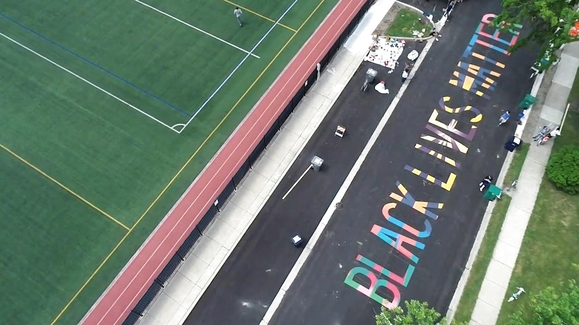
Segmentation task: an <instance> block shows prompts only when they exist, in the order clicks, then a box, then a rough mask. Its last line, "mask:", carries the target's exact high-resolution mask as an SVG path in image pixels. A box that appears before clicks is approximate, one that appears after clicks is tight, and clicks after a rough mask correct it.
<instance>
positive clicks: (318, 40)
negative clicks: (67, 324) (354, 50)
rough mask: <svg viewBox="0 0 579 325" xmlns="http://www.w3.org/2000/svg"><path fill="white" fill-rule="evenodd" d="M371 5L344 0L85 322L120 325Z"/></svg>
mask: <svg viewBox="0 0 579 325" xmlns="http://www.w3.org/2000/svg"><path fill="white" fill-rule="evenodd" d="M366 1H367V0H341V1H340V2H339V3H338V4H337V5H336V6H335V7H334V9H333V11H332V12H331V13H330V14H329V15H328V17H327V18H326V19H325V20H324V22H323V23H322V24H321V25H320V26H319V27H318V29H317V30H316V31H315V33H314V34H313V35H312V36H311V37H310V39H309V40H308V41H307V42H306V44H305V45H304V46H303V47H302V49H301V50H300V51H299V52H298V54H297V55H296V56H295V57H294V59H293V60H292V61H291V62H290V63H289V65H288V66H287V67H286V69H285V70H284V71H283V72H282V73H281V75H280V76H279V77H278V79H277V80H276V81H275V83H274V84H273V85H272V86H271V88H270V89H269V90H268V91H267V93H265V94H264V96H263V97H262V98H261V100H260V101H259V102H258V103H257V105H256V106H255V107H254V108H253V110H252V111H251V112H250V113H249V114H248V116H247V117H246V119H245V120H244V121H243V122H242V124H240V125H239V127H238V128H237V130H236V131H235V132H234V133H233V134H232V135H231V137H229V139H228V140H227V142H226V143H225V144H224V145H223V146H222V147H221V149H220V151H219V152H218V153H217V154H216V155H215V156H214V157H213V160H212V161H211V162H210V163H209V164H208V165H207V167H206V168H205V170H204V171H203V172H202V173H201V174H200V175H199V176H198V177H197V178H196V179H195V181H194V182H193V184H192V185H191V186H190V187H189V188H188V189H187V191H186V192H185V193H184V195H183V196H182V197H181V199H180V200H179V201H178V202H177V203H176V205H175V206H174V207H173V209H172V210H171V211H170V212H169V214H168V215H167V216H166V217H165V219H164V220H163V221H162V223H161V224H160V225H159V226H158V227H157V229H156V230H155V231H154V233H153V234H151V236H149V238H148V239H147V241H146V242H145V243H144V244H143V245H142V246H141V248H140V249H139V251H137V253H136V254H135V255H134V256H133V258H132V259H131V260H130V261H129V263H128V264H127V265H126V266H125V268H124V269H123V270H122V271H121V273H120V274H119V275H118V276H117V278H116V279H115V280H114V281H113V283H111V285H110V286H109V287H108V289H107V290H106V291H105V292H104V293H103V294H102V295H101V297H100V298H99V300H98V301H97V302H96V303H95V304H94V305H93V307H92V308H91V310H89V311H88V313H87V314H86V315H85V317H84V319H83V320H82V322H81V323H82V324H84V325H93V324H94V325H96V324H102V325H117V324H121V323H122V322H123V321H124V320H125V319H126V318H127V316H128V315H129V313H130V312H131V310H132V309H133V308H134V307H135V305H136V304H137V302H139V300H140V299H141V297H142V296H143V295H144V294H145V292H146V291H147V290H148V289H149V287H150V286H151V284H152V283H153V281H154V279H156V278H157V276H158V275H159V273H160V272H161V271H162V270H163V268H164V267H165V265H167V263H168V262H169V260H170V259H171V257H173V255H174V254H175V252H176V251H177V249H178V248H179V247H180V246H181V245H182V244H183V242H184V241H185V239H186V238H187V236H188V235H189V234H190V233H191V231H193V228H194V227H195V226H196V225H197V224H198V223H199V221H200V220H201V219H202V218H203V216H204V215H205V213H206V212H207V211H208V210H209V208H210V206H211V204H213V202H215V200H216V199H217V197H218V196H219V194H221V192H222V191H223V190H224V188H225V186H226V185H227V184H228V183H229V181H231V179H232V178H233V176H234V175H235V174H236V173H237V171H238V170H239V168H241V165H242V164H243V162H245V161H246V160H247V158H248V157H249V155H250V154H251V152H252V151H253V150H254V148H255V147H256V146H257V144H258V143H259V141H261V139H263V137H264V136H265V134H266V132H267V131H268V130H269V129H270V128H271V126H272V125H273V123H274V122H275V120H276V119H277V118H278V117H279V115H280V114H281V112H282V110H283V109H284V108H285V107H286V106H287V105H288V103H289V102H290V100H291V99H292V98H293V97H294V95H295V94H296V93H297V91H298V90H299V89H300V88H301V87H302V85H303V84H304V82H305V81H306V79H307V77H308V76H309V75H310V74H311V73H312V72H313V71H315V69H316V65H317V63H318V62H320V61H321V60H322V58H323V57H324V56H325V55H326V53H328V51H329V49H330V48H331V46H332V45H333V44H334V43H335V42H336V41H337V39H338V37H339V36H340V35H341V34H342V32H343V31H344V30H345V29H346V27H347V26H348V24H349V23H350V22H351V21H352V19H353V18H354V16H355V15H356V14H357V13H358V12H359V10H360V8H361V7H362V5H363V4H364V3H366Z"/></svg>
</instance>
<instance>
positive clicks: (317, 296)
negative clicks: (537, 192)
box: [185, 0, 534, 325]
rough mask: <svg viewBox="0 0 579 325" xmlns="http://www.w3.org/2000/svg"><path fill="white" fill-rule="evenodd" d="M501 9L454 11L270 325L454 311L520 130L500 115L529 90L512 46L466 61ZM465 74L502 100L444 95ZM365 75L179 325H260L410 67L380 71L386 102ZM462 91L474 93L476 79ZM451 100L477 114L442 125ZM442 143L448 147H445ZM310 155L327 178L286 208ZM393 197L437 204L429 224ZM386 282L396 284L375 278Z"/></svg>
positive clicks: (299, 192)
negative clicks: (409, 304)
mask: <svg viewBox="0 0 579 325" xmlns="http://www.w3.org/2000/svg"><path fill="white" fill-rule="evenodd" d="M499 6H500V2H499V1H498V0H493V1H491V2H478V1H468V2H465V3H463V4H461V5H460V7H457V8H456V9H455V11H454V13H453V15H454V17H453V19H452V21H451V22H450V23H449V24H448V25H447V26H446V27H445V28H444V30H443V33H442V34H443V36H442V38H441V39H440V41H439V42H436V43H435V44H434V45H433V47H432V48H431V50H430V52H429V54H428V56H427V58H426V60H425V61H424V62H423V63H422V65H421V66H420V68H419V70H418V72H417V73H416V75H415V76H414V78H413V79H412V80H411V81H410V83H409V85H408V89H406V92H405V94H404V96H403V97H402V98H401V100H400V102H399V103H398V105H397V107H396V109H395V111H394V112H393V114H392V116H391V117H390V119H389V121H388V123H387V124H386V128H385V129H384V131H383V132H382V133H381V134H380V136H379V137H378V140H377V142H376V144H375V146H374V147H373V148H372V150H371V151H370V153H369V155H368V157H367V158H366V160H365V162H364V163H363V164H362V167H361V169H360V171H359V172H358V174H357V176H356V177H355V179H354V181H353V182H352V184H351V185H350V188H349V190H348V191H347V193H346V195H345V197H344V198H343V200H342V204H343V208H342V209H340V210H336V212H335V213H334V215H333V216H332V219H331V220H330V222H329V224H328V225H327V227H326V229H325V231H324V233H323V235H322V236H321V237H320V240H319V241H318V243H317V245H316V247H315V248H314V250H313V252H312V254H311V255H310V257H309V258H308V260H307V261H306V264H305V265H304V267H303V268H302V269H301V271H300V273H299V275H298V277H297V278H296V280H295V281H294V283H293V285H292V286H291V287H290V289H289V291H288V292H287V293H286V295H285V297H284V299H283V301H282V303H281V305H280V306H279V308H278V309H277V312H276V313H275V315H274V317H273V319H272V321H271V322H270V324H292V325H294V324H316V325H324V324H328V325H329V324H372V323H373V317H374V315H375V314H376V313H378V312H379V310H380V303H379V302H381V303H382V304H384V305H388V304H390V303H391V302H392V301H394V304H396V303H397V302H396V301H397V300H400V301H404V300H409V299H417V300H423V301H427V302H429V303H430V304H431V305H432V306H434V307H435V308H436V309H438V310H439V311H441V312H445V311H446V309H447V307H448V305H449V304H450V300H451V298H452V295H453V293H454V290H455V287H456V285H457V283H458V280H459V278H460V276H461V274H462V271H463V268H464V265H465V264H466V260H467V258H468V254H469V252H470V249H471V246H472V244H473V242H474V238H475V236H476V233H477V231H478V229H479V227H480V223H481V220H482V217H483V214H484V210H485V208H486V205H487V203H488V201H485V200H484V199H483V198H482V193H480V192H479V191H478V187H477V184H478V182H479V181H480V179H482V177H484V176H485V175H487V174H490V175H493V176H494V177H495V178H496V176H497V175H498V173H499V170H500V168H501V165H502V163H503V161H504V158H505V156H506V151H505V150H504V149H503V145H504V143H505V142H506V141H507V139H508V138H509V135H511V134H512V132H513V130H514V128H515V124H514V122H513V121H510V122H509V123H508V124H507V125H504V126H502V127H500V128H499V127H497V122H498V119H499V116H500V115H501V114H502V113H503V111H504V110H506V109H510V110H511V111H512V112H513V111H515V110H516V109H515V107H516V106H517V104H518V102H519V101H520V100H521V99H522V98H523V96H524V95H525V94H526V93H528V92H529V90H530V88H531V80H529V78H528V77H529V71H528V68H529V67H530V66H531V65H532V63H533V62H534V56H533V54H532V53H530V52H525V51H522V52H517V53H514V54H512V55H510V56H508V55H505V54H504V53H503V52H501V51H502V50H501V47H502V48H506V45H504V44H501V43H500V42H498V41H496V40H489V39H485V40H484V42H486V43H487V45H484V44H478V45H474V48H473V50H474V52H476V53H478V54H480V55H482V56H485V57H486V58H487V60H486V62H485V61H482V60H481V59H480V55H479V56H478V58H477V57H476V55H474V56H473V55H472V54H471V55H468V53H467V55H466V56H465V57H464V58H462V59H461V56H462V55H463V53H465V49H467V46H468V45H469V41H471V40H472V36H473V34H474V33H475V30H477V26H479V23H480V21H481V19H483V16H484V15H485V14H486V13H492V12H497V11H498V10H499V9H500V7H499ZM482 31H483V32H484V31H486V32H489V31H490V28H488V27H484V26H483V29H482ZM491 34H492V33H491ZM497 37H499V38H501V39H511V38H512V35H511V36H509V35H503V34H501V35H500V36H497ZM479 39H480V40H482V39H483V38H479ZM488 44H491V45H494V46H495V48H494V49H493V48H492V47H489V45H488ZM403 55H406V54H403ZM459 61H460V62H463V63H464V64H469V63H470V64H472V65H471V66H470V67H468V66H465V65H464V64H463V67H465V68H470V69H471V73H474V74H475V75H476V74H477V72H479V71H483V72H484V74H485V77H488V78H491V79H492V80H493V81H494V83H493V84H492V85H490V86H491V87H490V88H493V87H494V90H493V89H488V88H485V87H484V86H483V85H480V86H479V89H480V91H481V92H480V93H478V94H477V93H475V92H471V91H469V90H465V89H463V88H468V87H467V86H465V87H457V86H456V85H453V84H451V83H449V81H450V80H453V79H461V78H462V77H461V74H460V73H463V75H462V76H465V74H466V70H465V69H460V68H459V67H458V66H457V64H458V63H459ZM494 61H498V62H499V64H497V63H493V62H494ZM369 65H370V64H369V63H365V64H363V65H362V67H361V68H360V69H359V71H358V73H357V74H356V75H355V76H354V78H353V79H352V81H351V82H350V83H349V84H348V86H347V87H346V89H345V91H344V92H343V93H342V95H341V96H340V98H339V99H338V101H337V102H336V104H335V105H334V107H333V108H332V109H331V111H330V113H329V114H328V116H327V117H326V118H325V120H324V121H323V122H322V125H321V126H320V128H319V129H318V130H317V131H316V133H315V134H314V137H313V138H312V139H311V141H310V142H309V143H308V144H307V145H306V147H305V149H304V150H303V152H302V153H301V154H300V156H299V157H298V159H297V160H296V162H295V163H294V165H293V166H292V167H291V168H290V170H289V172H288V174H287V175H286V176H285V178H284V179H283V180H282V182H281V183H280V185H279V186H278V188H277V189H276V191H275V192H274V193H273V195H272V197H271V199H270V200H269V201H268V202H267V203H266V205H265V207H264V208H263V210H262V211H261V212H260V214H259V215H258V217H257V219H256V220H255V221H254V223H253V224H252V226H251V227H250V229H249V230H248V232H247V233H246V234H245V235H244V237H243V239H242V240H241V242H240V243H239V244H238V246H237V247H236V248H235V250H234V251H233V253H232V254H231V256H230V257H229V259H228V260H227V262H226V263H225V265H224V266H223V267H222V269H221V270H220V272H219V273H218V275H217V277H216V278H215V279H214V280H213V282H212V284H211V285H210V287H209V288H208V290H207V291H206V292H205V294H204V295H203V297H202V298H201V300H200V301H199V302H198V304H197V305H196V307H195V308H194V310H193V311H192V313H191V314H190V315H189V318H188V319H187V321H186V322H185V324H204V325H205V324H207V325H213V324H215V325H217V324H240V325H245V324H248V325H249V324H252V325H255V324H259V321H260V320H261V319H262V317H263V316H264V314H265V312H266V310H267V308H268V307H269V305H270V304H271V302H272V300H273V298H274V297H275V295H276V293H277V292H278V290H279V289H280V287H281V285H282V283H283V281H284V280H285V278H286V276H287V275H288V273H289V271H290V269H291V268H292V266H293V264H294V263H295V261H296V260H297V258H298V256H299V254H300V253H301V250H299V249H296V248H294V247H293V246H292V245H291V243H290V238H291V235H292V234H293V233H294V232H296V231H299V232H300V233H301V234H302V235H303V236H304V237H305V238H309V237H310V236H311V234H312V233H313V231H314V230H315V228H316V226H317V224H318V223H319V221H320V219H321V217H322V216H323V214H324V213H325V211H326V210H327V209H328V206H329V204H330V202H331V201H332V199H333V198H334V196H335V195H336V193H337V191H338V189H339V187H340V186H341V185H342V183H343V182H344V180H345V178H346V176H347V174H348V173H349V171H350V169H351V167H352V166H353V165H354V163H355V161H356V159H357V157H358V155H359V154H360V152H361V151H362V149H363V147H364V146H365V144H366V142H367V141H368V139H369V138H370V135H371V134H372V132H373V130H374V128H375V127H376V125H377V124H378V121H379V120H380V118H381V116H382V115H383V114H384V112H385V110H386V109H387V107H388V105H389V103H390V101H391V100H392V97H393V96H392V94H394V93H396V92H397V91H398V89H397V88H398V87H399V85H400V80H399V76H400V73H399V71H398V70H400V71H401V69H402V68H403V67H398V70H396V72H394V73H392V74H390V75H388V74H386V73H385V71H386V70H385V68H381V69H380V71H379V72H380V75H381V76H385V79H386V80H387V84H388V85H389V87H388V88H389V89H390V91H391V95H388V96H384V95H379V94H378V93H376V92H374V91H371V92H369V93H366V94H363V93H361V92H360V91H359V86H360V85H361V83H362V81H363V78H364V72H365V70H366V67H367V66H369ZM372 66H373V67H376V66H374V65H372ZM477 67H478V68H477ZM484 69H487V71H485V70H484ZM455 71H457V72H460V73H459V74H457V76H458V77H455V76H454V75H453V73H454V72H455ZM471 76H473V77H474V75H472V74H471ZM481 76H482V74H480V73H479V74H478V77H477V80H483V78H482V77H481ZM463 79H464V80H466V81H467V82H466V83H467V85H468V80H469V79H468V78H463ZM390 81H391V82H390ZM486 82H487V84H490V81H489V80H488V79H487V80H486ZM472 89H473V88H472V87H470V90H472ZM444 97H450V99H449V100H448V102H447V103H446V105H447V106H449V107H451V108H453V109H454V108H458V107H466V106H468V105H472V107H473V108H471V109H470V110H468V111H466V112H465V111H464V109H463V111H461V112H460V113H458V112H454V114H451V113H448V112H446V111H445V110H444V109H441V108H440V106H439V103H440V101H441V99H442V98H444ZM475 112H477V113H475ZM362 113H363V114H362ZM478 113H480V116H479V114H478ZM433 114H437V116H435V117H433ZM477 116H478V117H477ZM481 116H482V120H480V119H479V118H480V117H481ZM452 119H455V120H456V121H457V122H456V123H455V124H456V126H454V128H450V127H444V126H443V123H444V124H446V125H448V124H449V123H451V120H452ZM429 120H430V122H429ZM435 120H437V121H440V123H437V122H436V121H435ZM338 124H345V125H347V126H348V136H347V137H345V138H344V139H339V138H337V137H335V136H334V135H333V134H334V131H335V127H336V125H338ZM473 127H474V129H473ZM457 130H458V131H457ZM473 130H474V131H473ZM460 132H462V133H460ZM469 133H470V135H471V136H469V135H468V134H469ZM448 136H450V138H448ZM437 137H439V139H446V140H447V141H446V142H444V141H443V142H440V141H439V142H438V143H437V142H436V138H437ZM440 137H442V138H440ZM445 137H446V138H445ZM452 140H454V141H456V142H458V144H457V143H456V142H454V144H453V142H452ZM417 145H418V146H417ZM453 145H454V149H453V148H449V147H448V146H450V147H452V146H453ZM417 147H421V148H426V147H427V148H430V149H433V150H436V151H437V153H440V154H441V155H443V156H445V157H447V159H446V161H444V160H442V159H437V158H436V157H434V156H432V155H429V154H428V153H425V152H424V151H421V150H419V149H417ZM427 152H428V150H427ZM313 155H318V156H320V157H322V158H324V159H325V164H324V168H323V170H322V171H320V172H313V171H312V172H309V173H308V174H307V175H306V177H305V178H304V179H303V180H302V182H301V183H300V184H299V185H298V187H297V188H296V189H295V190H294V191H293V192H292V193H291V194H290V196H289V197H288V198H287V199H286V200H283V201H282V200H281V196H283V195H284V194H285V192H286V191H287V189H288V188H289V187H290V186H291V185H292V184H293V182H294V181H295V180H296V179H297V178H298V177H299V176H300V175H301V174H302V172H303V171H304V169H305V168H307V166H308V165H309V161H310V159H311V157H312V156H313ZM417 169H418V170H420V171H421V172H422V173H423V174H422V177H421V176H420V174H421V172H420V171H417ZM417 174H418V175H417ZM425 174H428V175H430V176H429V177H427V176H426V175H425ZM453 175H454V176H453ZM397 184H401V185H402V186H403V187H404V188H405V189H406V190H407V191H408V193H409V194H410V195H411V196H412V197H413V198H414V199H415V200H416V201H424V202H431V203H430V205H429V206H428V207H427V208H426V209H427V210H428V211H430V213H429V214H430V215H429V216H426V215H425V212H424V211H423V212H419V210H420V209H421V208H422V205H421V203H420V202H418V203H416V204H412V203H408V201H403V200H402V197H404V193H403V192H401V191H400V190H399V189H398V188H399V186H398V185H397ZM392 193H394V194H392ZM397 195H399V196H398V200H397V199H396V197H397ZM407 198H408V196H407ZM401 201H402V202H401ZM404 202H406V203H404ZM389 203H390V205H389V206H387V207H391V208H392V209H390V210H387V209H385V210H386V212H389V215H388V214H387V215H386V216H387V217H388V218H385V217H384V215H383V208H384V206H385V205H386V204H389ZM394 204H396V205H394ZM441 204H442V205H441ZM435 215H436V216H435ZM401 224H405V226H404V230H402V229H401V228H400V227H399V226H400V225H401ZM413 229H416V230H413ZM396 240H398V242H397V243H394V242H395V241H396ZM358 256H363V258H357V257H358ZM376 264H377V265H378V266H376ZM373 266H374V269H372V267H373ZM384 269H386V270H389V271H390V272H391V273H388V271H383V274H380V270H384ZM393 274H394V275H393ZM405 274H406V276H405ZM396 275H398V277H397V276H396Z"/></svg>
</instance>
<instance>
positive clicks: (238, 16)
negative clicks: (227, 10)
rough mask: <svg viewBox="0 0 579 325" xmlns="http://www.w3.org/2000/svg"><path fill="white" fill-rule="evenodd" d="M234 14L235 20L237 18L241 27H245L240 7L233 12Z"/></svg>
mask: <svg viewBox="0 0 579 325" xmlns="http://www.w3.org/2000/svg"><path fill="white" fill-rule="evenodd" d="M233 14H234V15H235V18H237V22H238V23H239V27H241V26H243V23H242V22H241V14H242V12H241V9H239V7H235V10H233Z"/></svg>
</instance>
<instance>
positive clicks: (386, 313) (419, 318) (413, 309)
mask: <svg viewBox="0 0 579 325" xmlns="http://www.w3.org/2000/svg"><path fill="white" fill-rule="evenodd" d="M404 305H405V306H406V311H404V310H403V309H402V308H401V307H396V308H394V309H386V308H384V307H382V313H380V314H379V315H376V325H416V324H420V325H423V324H428V325H435V324H441V325H445V324H446V319H445V318H444V317H441V315H440V313H439V312H437V311H436V310H434V309H433V308H431V307H430V306H428V303H427V302H420V301H416V300H411V301H405V302H404ZM452 324H453V325H466V323H461V324H457V323H455V322H453V323H452Z"/></svg>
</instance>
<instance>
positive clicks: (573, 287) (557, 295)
mask: <svg viewBox="0 0 579 325" xmlns="http://www.w3.org/2000/svg"><path fill="white" fill-rule="evenodd" d="M521 307H522V308H525V309H527V311H526V313H523V311H522V310H519V311H517V312H516V313H514V314H513V315H511V316H510V318H509V322H508V325H543V324H553V325H577V324H579V286H578V285H577V282H576V281H575V280H569V282H567V283H566V284H565V285H563V286H562V287H561V288H558V289H555V288H554V287H546V288H545V289H543V290H541V291H539V292H538V293H537V294H535V295H531V296H530V302H529V303H528V305H527V306H524V305H521Z"/></svg>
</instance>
